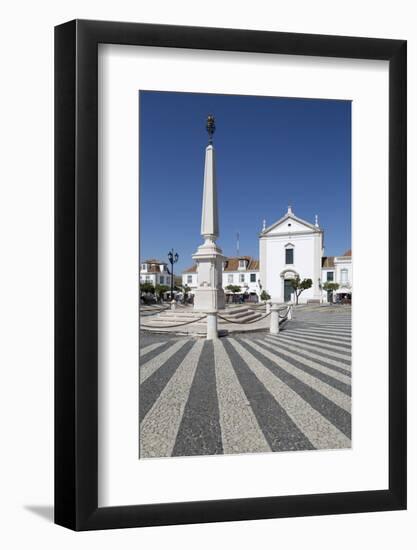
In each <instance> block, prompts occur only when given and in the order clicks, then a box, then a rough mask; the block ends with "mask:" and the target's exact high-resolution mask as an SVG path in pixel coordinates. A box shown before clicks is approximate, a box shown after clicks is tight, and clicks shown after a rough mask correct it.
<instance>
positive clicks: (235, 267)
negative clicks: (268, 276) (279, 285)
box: [182, 256, 260, 296]
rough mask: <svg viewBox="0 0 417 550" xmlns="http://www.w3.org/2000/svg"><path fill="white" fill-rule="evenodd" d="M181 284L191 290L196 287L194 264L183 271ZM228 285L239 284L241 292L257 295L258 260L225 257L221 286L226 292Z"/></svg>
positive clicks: (247, 257) (244, 257)
mask: <svg viewBox="0 0 417 550" xmlns="http://www.w3.org/2000/svg"><path fill="white" fill-rule="evenodd" d="M182 284H183V285H184V286H185V285H187V286H188V287H189V288H190V289H191V291H193V290H195V289H196V288H197V266H196V265H193V266H192V267H190V268H188V269H186V270H185V271H183V273H182ZM229 285H235V286H240V288H241V293H242V294H249V295H252V296H255V295H256V296H259V294H260V287H259V261H258V260H256V259H254V258H252V257H251V256H235V257H228V258H225V260H224V261H223V265H222V287H223V289H225V291H226V294H227V293H228V291H227V287H228V286H229Z"/></svg>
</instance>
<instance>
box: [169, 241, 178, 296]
mask: <svg viewBox="0 0 417 550" xmlns="http://www.w3.org/2000/svg"><path fill="white" fill-rule="evenodd" d="M178 258H179V256H178V254H177V253H176V252H174V249H173V248H172V249H171V250H170V251H169V252H168V260H169V263H170V264H171V272H170V275H171V300H173V299H174V264H176V263H177V262H178Z"/></svg>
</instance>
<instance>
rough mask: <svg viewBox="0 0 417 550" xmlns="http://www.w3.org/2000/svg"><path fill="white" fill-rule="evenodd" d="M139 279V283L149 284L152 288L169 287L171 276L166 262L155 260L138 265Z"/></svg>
mask: <svg viewBox="0 0 417 550" xmlns="http://www.w3.org/2000/svg"><path fill="white" fill-rule="evenodd" d="M139 279H140V282H141V283H151V284H153V285H154V286H155V285H167V286H170V285H171V275H170V274H169V271H168V267H167V264H166V262H160V261H159V260H155V259H151V260H144V261H143V262H142V263H141V264H140V271H139Z"/></svg>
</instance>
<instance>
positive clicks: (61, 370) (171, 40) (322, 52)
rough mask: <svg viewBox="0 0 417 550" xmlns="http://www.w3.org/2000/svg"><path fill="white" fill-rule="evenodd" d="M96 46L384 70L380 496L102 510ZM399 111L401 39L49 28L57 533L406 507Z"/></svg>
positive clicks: (402, 130) (402, 128)
mask: <svg viewBox="0 0 417 550" xmlns="http://www.w3.org/2000/svg"><path fill="white" fill-rule="evenodd" d="M102 43H111V44H123V45H146V46H159V47H175V48H195V49H204V50H224V51H225V50H229V51H240V52H259V53H270V54H290V55H304V56H305V55H307V56H322V57H337V58H356V59H375V60H387V61H388V62H389V281H390V286H389V319H390V323H389V403H388V406H389V488H388V489H387V490H377V491H357V492H347V493H346V492H345V493H334V494H305V495H296V496H273V497H261V498H243V499H231V500H216V501H212V500H210V501H200V502H182V503H169V504H149V505H137V506H118V507H98V498H97V494H98V474H97V472H98V468H97V464H98V448H97V434H98V409H97V405H98V390H97V388H98V349H97V336H98V315H97V307H98V289H97V277H98V152H97V146H98V133H97V127H98V109H97V104H98V76H97V74H98V71H97V51H98V44H102ZM406 112H407V109H406V41H404V40H387V39H374V38H354V37H341V36H321V35H311V34H292V33H280V32H264V31H249V30H236V29H219V28H198V27H182V26H165V25H150V24H142V23H118V22H106V21H84V20H74V21H70V22H68V23H64V24H62V25H59V26H57V27H56V28H55V522H56V523H57V524H59V525H63V526H65V527H68V528H70V529H74V530H91V529H108V528H124V527H140V526H152V525H171V524H184V523H202V522H216V521H237V520H249V519H261V518H281V517H289V516H309V515H324V514H341V513H353V512H371V511H386V510H402V509H405V508H406ZM394 280H395V289H394V283H393V281H394ZM394 291H395V293H394Z"/></svg>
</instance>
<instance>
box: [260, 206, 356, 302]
mask: <svg viewBox="0 0 417 550" xmlns="http://www.w3.org/2000/svg"><path fill="white" fill-rule="evenodd" d="M323 237H324V232H323V229H321V228H320V226H319V223H318V216H316V217H315V223H314V224H312V223H310V222H308V221H306V220H303V219H301V218H298V217H297V216H296V215H295V214H294V212H293V211H292V208H291V206H289V207H288V210H287V212H286V214H285V215H284V216H283V217H282V218H280V219H279V220H278V221H276V222H275V223H273V224H272V225H270V226H269V227H266V226H265V223H264V227H263V229H262V232H261V233H260V235H259V268H260V281H261V285H262V288H264V289H265V290H266V291H267V292H268V294H270V296H271V298H272V299H275V300H278V301H280V302H289V301H291V302H293V301H295V299H294V295H293V292H294V290H293V288H292V286H291V279H294V278H296V277H297V276H298V277H299V278H300V279H311V280H312V283H313V284H312V286H311V288H309V289H306V290H304V291H303V292H302V293H301V295H300V297H299V303H308V302H317V303H321V302H327V301H334V300H335V298H336V297H335V296H332V294H333V293H330V292H326V291H325V290H324V289H323V285H324V283H325V282H333V283H337V284H338V285H339V288H338V289H337V291H336V292H335V293H336V295H338V297H339V298H348V299H351V297H352V253H351V251H350V250H347V251H346V252H345V253H344V254H343V255H342V256H327V257H326V256H324V243H323Z"/></svg>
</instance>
